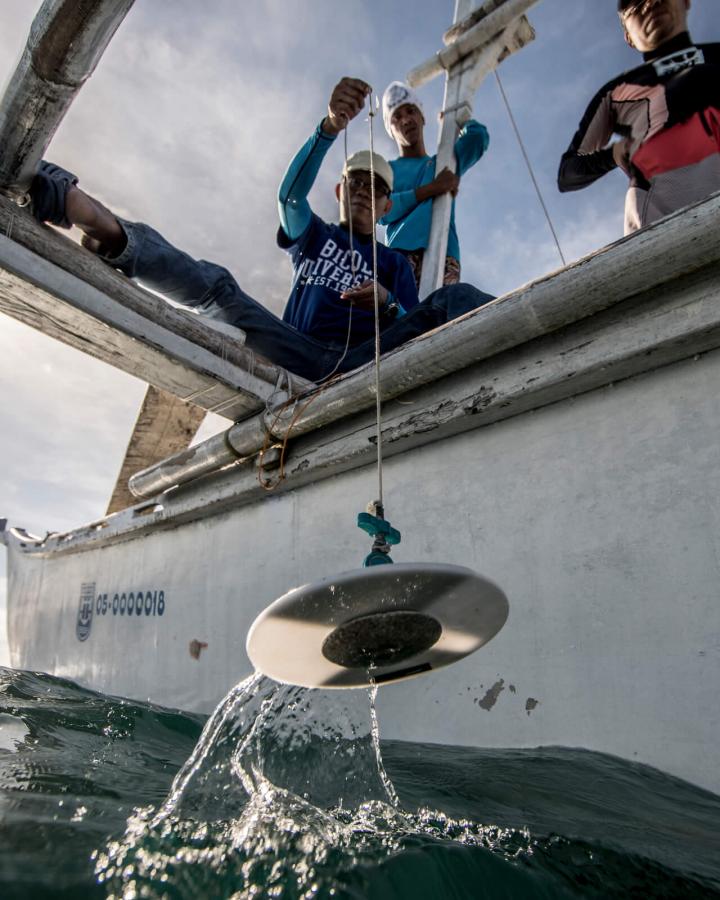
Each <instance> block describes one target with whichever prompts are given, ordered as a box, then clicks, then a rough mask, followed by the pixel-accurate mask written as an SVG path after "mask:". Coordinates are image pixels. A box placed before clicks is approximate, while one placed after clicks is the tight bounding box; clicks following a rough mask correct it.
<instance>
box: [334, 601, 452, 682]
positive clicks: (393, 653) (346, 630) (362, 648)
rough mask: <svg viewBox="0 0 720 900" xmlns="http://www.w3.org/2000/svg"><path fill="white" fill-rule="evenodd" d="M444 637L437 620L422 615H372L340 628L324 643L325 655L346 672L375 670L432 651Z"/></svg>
mask: <svg viewBox="0 0 720 900" xmlns="http://www.w3.org/2000/svg"><path fill="white" fill-rule="evenodd" d="M441 634H442V626H441V625H440V623H439V622H438V620H437V619H434V618H433V617H432V616H428V615H424V614H423V613H419V612H412V611H410V610H399V609H398V610H392V611H390V612H378V613H370V614H369V615H366V616H358V617H357V618H356V619H351V620H350V621H349V622H344V623H343V624H342V625H338V627H337V628H336V629H335V630H334V631H332V632H331V633H330V634H329V635H328V636H327V637H326V638H325V640H324V641H323V645H322V653H323V656H324V657H325V659H329V660H330V662H333V663H335V664H336V665H338V666H344V667H345V668H346V669H360V668H362V669H373V668H378V667H380V666H388V665H392V664H393V663H397V662H402V661H403V660H406V659H409V658H410V657H411V656H415V654H416V653H422V652H423V651H425V650H429V649H430V647H432V646H433V644H435V643H437V641H438V640H439V638H440V635H441Z"/></svg>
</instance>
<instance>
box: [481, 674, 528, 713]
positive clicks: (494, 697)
mask: <svg viewBox="0 0 720 900" xmlns="http://www.w3.org/2000/svg"><path fill="white" fill-rule="evenodd" d="M504 690H505V679H504V678H501V679H500V681H496V682H495V684H494V685H493V686H492V687H490V688H488V690H487V691H486V692H485V696H484V697H483V698H482V700H478V705H479V706H481V707H482V708H483V709H488V710H489V709H492V708H493V706H495V704H496V703H497V701H498V697H499V696H500V694H501V693H502V692H503V691H504ZM526 706H527V704H526Z"/></svg>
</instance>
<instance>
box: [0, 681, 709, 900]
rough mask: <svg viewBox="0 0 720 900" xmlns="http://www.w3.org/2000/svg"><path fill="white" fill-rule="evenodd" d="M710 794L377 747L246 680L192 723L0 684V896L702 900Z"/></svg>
mask: <svg viewBox="0 0 720 900" xmlns="http://www.w3.org/2000/svg"><path fill="white" fill-rule="evenodd" d="M719 824H720V797H717V796H715V795H713V794H709V793H706V792H704V791H701V790H699V789H698V788H696V787H693V786H692V785H689V784H687V783H685V782H682V781H679V780H677V779H675V778H672V777H670V776H668V775H665V774H663V773H661V772H658V771H657V770H654V769H651V768H648V767H645V766H642V765H638V764H635V763H630V762H626V761H624V760H621V759H616V758H614V757H611V756H605V755H602V754H598V753H591V752H587V751H582V750H569V749H563V748H544V749H540V750H479V749H468V748H461V747H447V746H438V745H430V744H408V743H400V742H393V741H380V740H378V734H377V725H376V721H375V719H374V703H373V697H372V693H371V692H367V691H350V692H346V691H336V692H331V691H306V690H303V689H299V688H290V687H286V686H280V685H277V684H276V683H274V682H272V681H269V680H268V679H265V678H262V677H260V676H254V677H252V678H250V679H248V680H247V681H245V682H243V683H242V684H240V685H238V686H236V687H235V688H234V689H233V690H232V691H231V692H230V694H229V695H228V696H227V697H226V698H225V700H224V701H223V702H222V703H221V704H220V706H219V707H218V709H217V710H216V711H215V713H214V714H213V715H212V716H211V717H210V718H209V719H207V718H205V717H202V716H197V715H191V714H188V713H183V712H178V711H175V710H169V709H163V708H160V707H157V706H152V705H149V704H145V703H136V702H130V701H127V700H121V699H117V698H114V697H108V696H104V695H102V694H97V693H94V692H92V691H88V690H85V689H83V688H80V687H78V686H77V685H76V684H74V683H72V682H70V681H63V680H61V679H58V678H52V677H50V676H48V675H40V674H35V673H28V672H17V671H13V670H9V669H0V897H1V898H2V900H15V898H18V900H20V898H22V900H28V898H30V900H35V898H46V897H47V898H50V897H52V898H61V897H62V898H75V897H77V898H86V897H88V898H93V897H98V898H101V897H116V898H138V897H168V898H223V897H233V898H266V897H268V898H325V897H334V898H370V900H383V898H408V900H410V898H412V900H423V898H428V900H431V898H432V900H443V898H476V897H477V898H521V900H532V898H548V900H550V898H552V900H558V898H559V900H561V898H571V897H592V898H609V897H629V898H638V900H648V898H684V900H687V898H695V897H697V898H711V897H720V836H719V830H720V829H719Z"/></svg>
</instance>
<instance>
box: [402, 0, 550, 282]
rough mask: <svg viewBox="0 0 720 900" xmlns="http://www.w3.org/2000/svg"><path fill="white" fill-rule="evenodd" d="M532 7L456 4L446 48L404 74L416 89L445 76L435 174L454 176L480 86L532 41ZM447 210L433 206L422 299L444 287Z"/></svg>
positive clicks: (512, 2)
mask: <svg viewBox="0 0 720 900" xmlns="http://www.w3.org/2000/svg"><path fill="white" fill-rule="evenodd" d="M536 2H537V0H485V2H484V3H482V5H481V6H479V7H478V8H477V9H474V8H473V7H474V5H475V0H455V17H454V24H453V27H452V28H451V29H450V30H449V31H447V32H446V34H445V36H444V41H445V43H446V44H447V46H446V47H445V49H444V50H440V51H439V52H438V53H436V54H435V56H433V57H431V58H430V59H429V60H427V61H426V62H425V63H423V64H422V65H420V66H417V67H416V68H415V69H413V70H412V71H411V72H410V73H409V74H408V83H409V84H410V85H412V86H413V87H418V86H419V85H421V84H424V83H425V82H426V81H429V80H430V79H432V78H434V77H435V76H436V75H439V74H440V73H441V72H445V98H444V100H443V110H442V113H441V116H442V127H441V129H440V137H439V140H438V149H437V165H436V172H440V171H442V169H444V168H448V169H450V170H451V171H453V172H454V171H455V153H454V152H453V148H454V145H455V140H456V138H457V134H458V131H459V129H460V128H462V126H463V125H464V124H465V122H467V120H468V119H469V118H470V117H471V116H472V104H473V99H474V96H475V92H476V91H477V89H478V88H479V87H480V84H481V82H482V80H483V79H484V78H485V77H486V76H487V75H489V74H490V72H492V71H493V70H494V69H495V68H496V67H497V66H498V65H499V64H500V63H501V62H502V60H504V59H506V58H507V57H508V56H509V55H510V54H511V53H514V52H515V51H516V50H520V49H522V48H523V47H524V46H525V45H526V44H528V43H530V41H532V40H533V39H534V38H535V32H534V31H533V29H532V27H531V25H530V23H529V22H528V20H527V19H526V18H525V16H524V15H523V14H524V13H525V11H526V10H528V9H529V8H530V7H531V6H532V5H533V4H534V3H536ZM451 210H452V197H451V196H450V194H443V195H442V196H440V197H436V198H435V199H434V200H433V213H432V227H431V229H430V239H429V242H428V247H427V250H426V252H425V257H424V259H423V267H422V277H421V281H420V297H421V298H424V297H427V295H428V294H430V293H432V291H434V290H436V288H439V287H440V286H441V285H442V281H443V273H444V270H445V256H446V249H447V240H448V232H449V230H450V213H451Z"/></svg>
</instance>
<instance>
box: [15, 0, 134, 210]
mask: <svg viewBox="0 0 720 900" xmlns="http://www.w3.org/2000/svg"><path fill="white" fill-rule="evenodd" d="M133 3H134V0H46V2H45V3H43V5H42V7H41V8H40V11H39V12H38V14H37V15H36V16H35V20H34V21H33V24H32V28H31V29H30V36H29V38H28V41H27V45H26V47H25V51H24V52H23V55H22V58H21V60H20V62H19V64H18V66H17V68H16V70H15V73H14V74H13V76H12V79H11V80H10V83H9V85H8V87H7V89H6V91H5V95H4V97H3V99H2V103H0V190H2V192H3V193H5V194H7V195H8V196H10V197H12V198H13V199H15V200H22V199H23V198H24V195H25V194H26V192H27V190H28V188H29V186H30V182H31V181H32V178H33V175H34V174H35V171H36V169H37V164H38V162H39V161H40V159H41V158H42V156H43V154H44V152H45V149H46V148H47V146H48V144H49V143H50V140H51V138H52V136H53V135H54V134H55V131H56V130H57V127H58V125H59V124H60V122H61V121H62V118H63V116H64V115H65V113H66V112H67V110H68V109H69V107H70V104H71V103H72V101H73V100H74V98H75V95H76V94H77V92H78V91H79V90H80V88H81V87H82V86H83V84H84V83H85V82H86V81H87V79H88V78H89V77H90V75H92V73H93V71H94V69H95V66H96V65H97V63H98V61H99V59H100V57H101V56H102V54H103V52H104V50H105V48H106V47H107V45H108V43H109V41H110V39H111V38H112V36H113V34H114V33H115V31H116V30H117V28H118V26H119V25H120V23H121V22H122V21H123V19H124V18H125V16H126V15H127V13H128V11H129V10H130V8H131V7H132V5H133Z"/></svg>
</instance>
